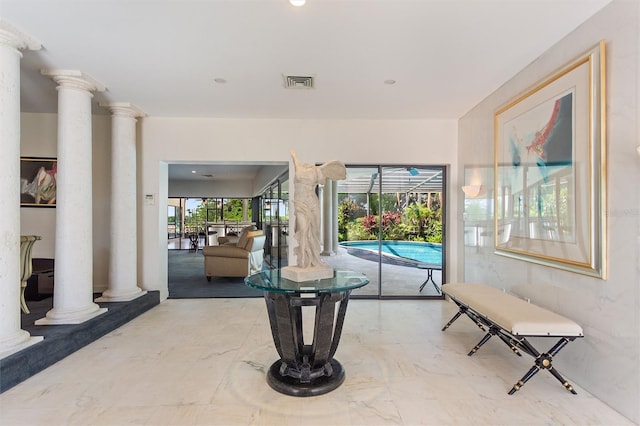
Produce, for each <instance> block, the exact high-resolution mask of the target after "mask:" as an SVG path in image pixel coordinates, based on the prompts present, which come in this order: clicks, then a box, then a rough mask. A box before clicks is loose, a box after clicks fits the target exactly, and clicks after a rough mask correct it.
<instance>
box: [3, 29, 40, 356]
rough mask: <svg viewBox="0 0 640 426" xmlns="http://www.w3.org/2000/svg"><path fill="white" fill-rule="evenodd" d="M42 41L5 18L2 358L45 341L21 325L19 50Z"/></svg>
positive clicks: (34, 45) (33, 46)
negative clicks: (32, 335) (32, 334)
mask: <svg viewBox="0 0 640 426" xmlns="http://www.w3.org/2000/svg"><path fill="white" fill-rule="evenodd" d="M40 47H41V46H40V43H39V42H38V41H37V40H35V39H33V38H31V37H30V36H28V35H26V34H24V33H22V32H21V31H20V30H18V29H16V28H15V27H13V26H12V25H11V24H9V23H8V22H6V21H3V20H2V18H0V141H1V142H0V143H1V144H2V154H1V155H0V200H2V204H3V208H2V220H0V358H4V357H6V356H8V355H11V354H12V353H15V352H18V351H19V350H21V349H24V348H26V347H28V346H31V345H33V344H34V343H37V342H39V341H41V340H42V337H31V335H30V334H29V333H28V332H27V331H25V330H22V329H21V328H20V191H19V189H18V188H20V59H21V58H22V53H20V50H24V49H29V50H39V49H40Z"/></svg>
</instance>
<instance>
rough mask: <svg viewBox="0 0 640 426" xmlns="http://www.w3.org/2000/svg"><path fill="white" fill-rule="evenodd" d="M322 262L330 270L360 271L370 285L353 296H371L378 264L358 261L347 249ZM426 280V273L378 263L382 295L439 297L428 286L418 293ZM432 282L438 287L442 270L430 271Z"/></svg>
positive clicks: (374, 292)
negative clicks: (380, 271)
mask: <svg viewBox="0 0 640 426" xmlns="http://www.w3.org/2000/svg"><path fill="white" fill-rule="evenodd" d="M323 260H324V261H325V262H326V263H327V264H329V265H331V266H332V267H334V268H340V269H350V270H353V271H358V272H362V273H363V274H365V275H366V276H367V277H369V280H370V283H369V284H368V285H366V286H365V287H362V288H359V289H357V290H354V291H353V293H351V294H352V295H353V296H359V295H375V294H377V287H378V263H377V262H373V261H370V260H365V259H361V258H359V257H356V256H352V255H350V254H349V253H347V249H345V248H344V247H340V248H339V249H338V253H337V254H336V255H333V256H326V257H323ZM426 279H427V271H426V270H425V269H418V268H415V267H407V266H398V265H390V264H386V263H383V264H382V285H383V287H382V296H431V297H438V296H440V295H439V294H438V292H437V291H436V289H435V287H434V286H433V285H432V284H431V283H429V284H427V285H426V286H425V287H424V289H423V290H422V292H420V291H419V289H420V286H421V285H422V283H424V281H425V280H426ZM433 279H434V281H435V282H436V284H437V285H438V287H440V285H442V271H439V270H434V271H433Z"/></svg>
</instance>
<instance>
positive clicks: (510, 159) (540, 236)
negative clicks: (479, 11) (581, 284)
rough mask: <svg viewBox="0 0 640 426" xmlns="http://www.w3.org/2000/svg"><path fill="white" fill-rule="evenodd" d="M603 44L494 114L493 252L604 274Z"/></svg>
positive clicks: (584, 272) (586, 272) (568, 268)
mask: <svg viewBox="0 0 640 426" xmlns="http://www.w3.org/2000/svg"><path fill="white" fill-rule="evenodd" d="M604 100H605V43H604V41H601V42H600V43H599V44H598V45H597V46H595V47H593V48H592V49H591V50H590V51H588V52H586V53H585V54H584V55H582V56H580V57H579V58H577V59H576V60H574V61H572V62H571V63H569V64H567V65H566V66H564V67H563V68H562V69H561V70H559V71H558V72H556V73H554V74H553V75H551V76H550V77H548V78H546V79H545V80H544V81H542V82H540V83H538V84H536V85H535V86H534V87H533V88H531V89H530V90H527V91H526V92H524V93H522V94H520V95H519V96H517V97H516V98H515V99H514V100H512V101H511V102H509V103H508V104H506V105H504V106H503V107H501V108H499V109H498V110H497V111H496V113H495V117H494V132H495V133H494V136H495V141H494V142H495V161H494V171H495V174H494V176H495V191H494V200H493V201H494V211H495V214H494V220H495V223H494V242H495V252H496V253H497V254H500V255H504V256H509V257H513V258H517V259H521V260H525V261H529V262H534V263H538V264H542V265H546V266H551V267H557V268H561V269H565V270H569V271H573V272H578V273H582V274H586V275H591V276H595V277H599V278H603V279H605V278H606V252H607V247H606V242H607V238H606V215H605V207H606V196H605V195H606V194H605V189H606V182H605V179H606V174H605V153H606V149H605V107H604Z"/></svg>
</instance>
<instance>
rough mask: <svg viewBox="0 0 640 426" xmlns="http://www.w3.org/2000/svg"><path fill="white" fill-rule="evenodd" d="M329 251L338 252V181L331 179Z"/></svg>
mask: <svg viewBox="0 0 640 426" xmlns="http://www.w3.org/2000/svg"><path fill="white" fill-rule="evenodd" d="M331 223H332V225H333V226H331V251H332V252H333V253H334V254H337V253H338V246H339V244H340V242H339V241H338V181H335V180H332V181H331Z"/></svg>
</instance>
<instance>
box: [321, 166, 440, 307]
mask: <svg viewBox="0 0 640 426" xmlns="http://www.w3.org/2000/svg"><path fill="white" fill-rule="evenodd" d="M445 171H446V169H445V168H444V167H442V166H413V165H400V166H395V165H394V166H367V167H363V166H349V167H347V178H346V179H345V180H344V181H339V182H338V207H337V208H338V237H339V241H340V245H339V248H338V251H337V253H335V255H333V256H328V257H327V262H328V263H330V264H331V265H332V266H334V267H341V268H348V269H352V270H356V271H359V272H363V273H365V274H366V275H367V276H368V277H369V279H370V280H371V281H370V284H369V285H367V286H365V287H363V288H361V289H358V290H357V291H354V293H353V295H354V296H363V297H384V298H395V297H398V298H408V297H410V298H421V297H426V298H428V297H437V298H440V297H442V296H441V292H440V286H441V285H442V283H443V282H444V279H445V274H446V271H445V268H444V265H445V259H444V253H445V250H444V245H445V243H446V238H445V229H446V228H445V226H444V217H445V215H444V207H445V199H444V188H445V174H446V173H445Z"/></svg>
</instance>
